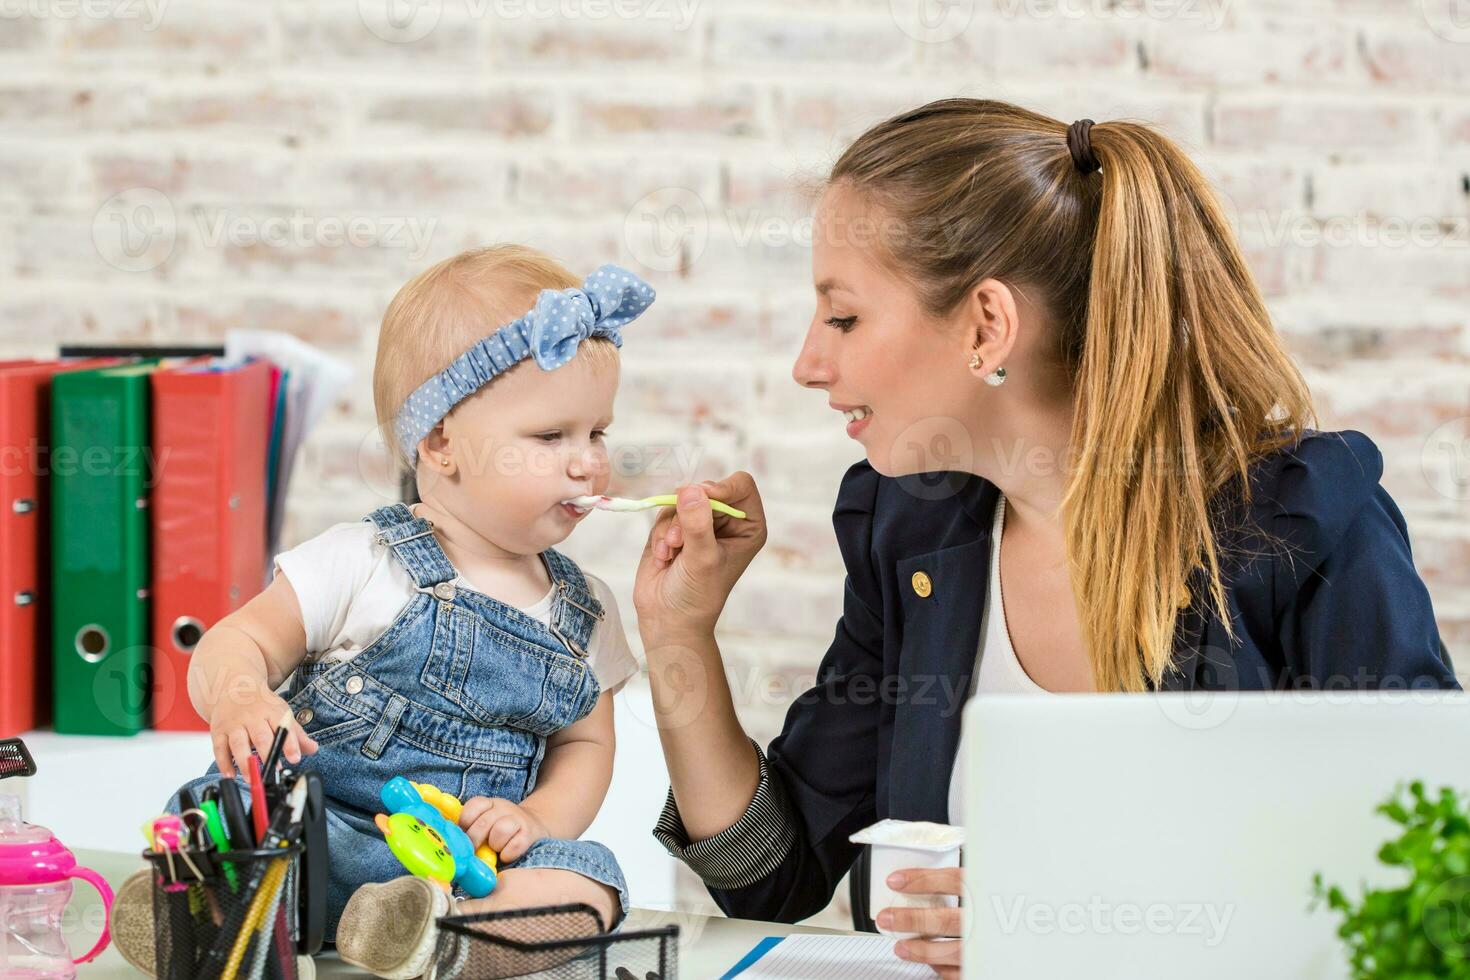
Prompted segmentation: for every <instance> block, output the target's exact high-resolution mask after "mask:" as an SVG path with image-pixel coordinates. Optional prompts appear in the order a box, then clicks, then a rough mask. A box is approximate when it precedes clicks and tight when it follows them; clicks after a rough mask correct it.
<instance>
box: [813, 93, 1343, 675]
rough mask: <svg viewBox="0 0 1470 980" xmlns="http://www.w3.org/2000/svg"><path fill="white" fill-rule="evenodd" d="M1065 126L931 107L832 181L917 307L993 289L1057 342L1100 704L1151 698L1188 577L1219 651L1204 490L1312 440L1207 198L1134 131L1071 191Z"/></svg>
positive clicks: (950, 304) (981, 109) (891, 125)
mask: <svg viewBox="0 0 1470 980" xmlns="http://www.w3.org/2000/svg"><path fill="white" fill-rule="evenodd" d="M1066 135H1067V126H1066V124H1064V123H1062V122H1059V121H1057V120H1055V119H1052V118H1049V117H1047V116H1044V115H1041V114H1039V113H1035V112H1031V111H1029V110H1026V109H1023V108H1020V107H1018V106H1014V105H1009V104H1006V103H1003V102H996V101H990V100H979V99H945V100H941V101H938V102H932V103H930V104H928V105H925V106H921V107H919V108H917V109H914V110H912V111H909V112H905V113H902V114H900V115H897V116H894V117H893V118H891V119H888V120H886V121H884V122H882V123H879V124H878V125H876V126H874V127H873V128H872V129H870V130H868V131H867V132H866V133H864V134H863V135H862V136H860V137H859V138H858V139H857V141H856V142H854V143H853V144H852V146H850V147H849V148H848V149H847V150H846V151H845V152H844V153H843V154H842V156H841V158H840V159H839V160H838V161H837V163H836V164H835V165H834V167H833V170H832V173H831V175H830V176H829V178H828V182H829V184H844V185H847V186H850V187H852V188H853V189H855V190H857V191H858V192H859V193H860V194H861V195H862V196H863V197H864V199H865V200H868V201H869V202H871V203H872V204H875V205H877V206H878V207H879V208H880V209H881V210H882V211H883V212H884V213H885V216H886V217H887V218H889V219H892V220H893V222H894V224H895V225H896V226H898V229H899V232H898V233H897V234H895V235H894V236H893V237H892V240H891V241H885V242H884V243H883V248H884V251H885V253H886V254H885V258H886V259H888V260H889V261H891V262H892V263H893V264H894V265H895V266H896V268H897V269H898V270H900V271H901V272H902V273H904V274H906V275H907V276H908V277H909V278H910V279H911V281H913V282H914V283H915V287H916V289H917V291H918V295H919V298H920V300H921V302H922V304H923V305H924V307H925V309H926V310H927V311H928V312H929V313H931V314H934V315H936V316H942V315H945V314H949V313H952V312H953V311H954V310H955V309H957V308H958V306H959V304H960V302H962V301H963V300H964V299H965V297H966V296H967V295H968V293H969V291H970V289H971V288H972V287H973V286H975V285H976V284H978V283H979V282H980V281H981V280H983V279H986V278H997V279H1000V280H1003V281H1005V282H1007V283H1008V284H1010V285H1011V286H1012V287H1013V288H1018V289H1020V290H1022V291H1023V292H1024V293H1025V294H1026V295H1027V296H1030V297H1034V298H1038V299H1040V300H1041V301H1042V303H1043V305H1044V308H1045V309H1047V310H1048V311H1049V313H1050V315H1051V319H1052V321H1053V322H1054V323H1055V325H1056V328H1057V329H1056V334H1055V337H1054V338H1053V339H1054V343H1053V344H1052V346H1051V353H1052V358H1051V359H1052V361H1053V362H1054V363H1055V364H1056V365H1057V366H1059V367H1060V368H1061V369H1062V371H1063V376H1064V377H1065V379H1066V380H1067V383H1068V388H1069V390H1070V392H1071V397H1072V401H1073V416H1072V433H1071V439H1072V445H1071V449H1070V458H1071V460H1072V461H1073V462H1074V466H1073V468H1072V470H1071V472H1070V473H1069V474H1068V483H1067V489H1066V495H1065V498H1064V499H1063V502H1062V523H1063V528H1064V534H1065V541H1066V549H1067V555H1068V562H1069V567H1070V578H1071V583H1072V589H1073V593H1074V595H1075V597H1076V600H1077V606H1078V613H1079V617H1080V620H1081V625H1082V629H1083V635H1084V638H1085V640H1086V643H1087V649H1088V656H1089V658H1090V660H1091V664H1092V677H1093V683H1094V685H1095V686H1096V688H1097V689H1098V690H1104V691H1117V690H1121V691H1136V690H1142V689H1145V688H1146V687H1147V686H1148V685H1153V686H1155V687H1157V686H1158V685H1159V684H1160V683H1161V682H1162V681H1163V679H1164V676H1165V674H1166V673H1167V672H1168V671H1169V670H1170V668H1171V667H1172V666H1173V661H1174V658H1173V641H1174V634H1175V629H1176V625H1177V619H1178V615H1179V612H1180V610H1181V609H1182V608H1184V607H1185V606H1187V605H1189V603H1190V601H1191V589H1190V582H1191V579H1192V578H1193V577H1194V576H1195V573H1196V572H1203V573H1204V581H1203V582H1199V583H1197V585H1196V587H1197V588H1203V587H1207V591H1208V595H1209V598H1210V600H1211V601H1212V604H1213V606H1214V608H1215V610H1216V612H1217V614H1218V616H1219V618H1220V621H1221V622H1222V623H1223V624H1224V625H1225V628H1226V631H1227V633H1228V634H1229V635H1230V637H1231V638H1232V639H1233V638H1234V636H1235V632H1234V629H1233V626H1232V624H1231V617H1230V613H1229V609H1228V607H1227V604H1226V599H1225V590H1224V585H1223V583H1222V581H1221V574H1220V568H1221V560H1220V559H1221V554H1220V552H1221V550H1222V549H1221V545H1220V543H1219V541H1218V540H1217V536H1218V535H1219V532H1220V530H1221V529H1220V528H1217V527H1215V526H1214V524H1215V523H1216V521H1217V520H1218V517H1219V515H1220V514H1223V512H1224V510H1223V508H1217V506H1216V505H1217V504H1218V503H1219V501H1218V500H1217V499H1216V491H1218V490H1220V489H1221V488H1222V487H1223V486H1224V485H1225V484H1226V483H1227V482H1234V481H1235V480H1236V478H1238V479H1239V487H1238V489H1239V492H1240V493H1241V494H1242V496H1243V499H1244V500H1246V501H1249V499H1250V494H1251V486H1250V480H1249V477H1248V472H1247V471H1248V468H1249V465H1250V464H1251V462H1253V461H1254V460H1255V459H1257V458H1259V457H1260V456H1262V455H1265V454H1266V453H1268V452H1270V451H1272V450H1273V449H1277V448H1279V447H1281V446H1283V445H1289V444H1292V443H1295V442H1296V441H1297V440H1298V439H1300V437H1301V435H1302V432H1303V430H1304V429H1305V428H1308V427H1310V426H1312V425H1314V424H1315V417H1314V412H1313V408H1312V402H1311V395H1310V392H1309V391H1308V389H1307V385H1306V382H1305V381H1304V379H1303V378H1302V376H1301V373H1300V372H1299V371H1298V369H1297V367H1296V366H1295V364H1294V363H1293V362H1292V360H1291V358H1290V356H1289V355H1288V354H1287V352H1286V350H1285V348H1284V346H1283V344H1282V343H1281V340H1280V338H1279V336H1278V335H1277V333H1276V330H1275V328H1274V327H1273V326H1272V323H1271V319H1270V316H1269V315H1268V313H1267V311H1266V306H1265V303H1264V301H1263V300H1262V298H1261V295H1260V292H1259V290H1258V289H1257V287H1256V284H1255V282H1254V280H1253V279H1252V277H1251V274H1250V271H1249V269H1248V268H1247V266H1246V263H1245V261H1244V260H1243V259H1242V257H1241V254H1240V250H1239V248H1238V246H1237V244H1236V242H1235V239H1234V235H1233V234H1232V231H1231V228H1230V226H1229V222H1228V220H1227V218H1226V215H1225V213H1224V211H1223V210H1222V209H1221V207H1220V205H1219V202H1218V201H1217V200H1216V198H1215V195H1214V192H1213V191H1212V190H1211V188H1210V186H1209V184H1208V183H1207V181H1206V180H1205V178H1204V177H1203V175H1201V173H1200V172H1199V170H1198V169H1197V168H1196V167H1195V166H1194V164H1193V163H1192V162H1191V161H1190V160H1189V158H1188V157H1187V156H1186V155H1185V154H1184V153H1183V152H1182V151H1181V150H1180V149H1179V148H1178V147H1177V146H1175V145H1174V144H1173V143H1172V142H1171V141H1170V140H1168V139H1167V138H1165V137H1164V136H1162V135H1160V134H1159V133H1157V132H1156V131H1154V130H1153V129H1151V128H1149V127H1148V126H1145V125H1143V124H1139V123H1133V122H1126V121H1118V122H1103V123H1098V124H1096V125H1094V126H1093V127H1092V130H1091V142H1092V150H1093V154H1094V155H1095V157H1096V158H1097V160H1098V161H1099V162H1100V163H1101V165H1102V171H1101V174H1097V173H1092V174H1083V173H1081V172H1080V171H1079V170H1078V168H1077V166H1076V165H1075V164H1074V163H1073V160H1072V157H1071V154H1070V152H1069V150H1068V146H1067V138H1066Z"/></svg>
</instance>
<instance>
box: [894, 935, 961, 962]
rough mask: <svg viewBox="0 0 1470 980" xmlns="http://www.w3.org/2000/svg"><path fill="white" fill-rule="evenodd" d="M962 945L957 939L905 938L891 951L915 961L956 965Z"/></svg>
mask: <svg viewBox="0 0 1470 980" xmlns="http://www.w3.org/2000/svg"><path fill="white" fill-rule="evenodd" d="M962 947H963V944H962V943H961V942H960V941H959V940H958V939H905V940H904V941H903V942H901V943H898V944H897V945H895V946H894V947H893V952H894V954H895V955H897V956H899V957H902V958H903V959H906V960H910V961H912V962H915V963H928V964H929V965H930V966H933V967H940V966H953V967H958V966H959V965H960V951H961V949H962Z"/></svg>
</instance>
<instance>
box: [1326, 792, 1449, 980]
mask: <svg viewBox="0 0 1470 980" xmlns="http://www.w3.org/2000/svg"><path fill="white" fill-rule="evenodd" d="M1376 809H1377V812H1379V813H1381V814H1383V815H1384V816H1386V817H1388V818H1389V819H1390V820H1392V821H1393V822H1394V823H1396V824H1398V825H1399V826H1400V828H1402V829H1401V832H1400V833H1399V836H1398V837H1397V838H1396V839H1394V840H1390V841H1388V842H1387V843H1385V844H1384V845H1383V846H1382V847H1381V848H1379V849H1378V860H1379V861H1381V862H1383V863H1384V864H1387V865H1390V866H1392V867H1399V868H1403V869H1404V870H1405V871H1407V872H1408V874H1409V878H1408V881H1407V882H1405V883H1404V884H1403V885H1402V886H1401V887H1398V888H1379V889H1370V888H1368V887H1366V886H1364V888H1363V893H1362V896H1361V897H1360V898H1359V899H1358V900H1357V901H1356V902H1354V901H1353V900H1352V899H1351V898H1349V897H1348V896H1347V894H1346V893H1344V892H1343V890H1342V889H1341V888H1339V887H1338V886H1337V885H1325V884H1323V881H1322V874H1321V872H1318V873H1317V874H1315V875H1314V876H1313V878H1312V892H1313V902H1312V908H1314V909H1315V908H1318V907H1320V906H1321V905H1322V904H1323V903H1325V904H1326V906H1327V907H1328V908H1330V909H1333V910H1335V911H1337V912H1339V913H1341V915H1342V924H1341V925H1340V926H1339V927H1338V930H1337V934H1338V935H1339V936H1341V937H1342V939H1343V941H1344V942H1345V943H1346V945H1347V951H1348V960H1349V963H1350V964H1351V966H1352V976H1353V980H1390V978H1392V980H1430V978H1436V980H1437V978H1451V980H1470V810H1467V801H1466V799H1464V798H1462V797H1461V796H1460V795H1459V794H1458V793H1456V792H1455V791H1454V790H1453V789H1451V788H1449V787H1444V788H1442V789H1440V791H1439V794H1438V796H1430V795H1429V794H1427V793H1426V792H1425V790H1424V784H1423V783H1420V782H1417V781H1416V782H1413V783H1410V784H1409V787H1408V796H1407V798H1405V796H1404V787H1402V786H1399V787H1397V788H1396V789H1395V791H1394V794H1393V795H1392V796H1390V797H1389V798H1388V799H1387V800H1385V801H1384V802H1383V803H1380V804H1379V805H1378V807H1377V808H1376Z"/></svg>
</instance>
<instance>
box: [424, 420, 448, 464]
mask: <svg viewBox="0 0 1470 980" xmlns="http://www.w3.org/2000/svg"><path fill="white" fill-rule="evenodd" d="M448 451H449V437H448V436H447V435H445V434H444V423H443V422H440V423H438V424H437V425H435V426H434V427H433V428H432V429H430V430H429V434H428V435H426V436H424V437H423V438H422V439H420V440H419V458H420V459H423V458H424V454H425V453H428V454H429V456H430V457H431V458H429V459H426V460H425V462H428V463H432V462H434V458H433V457H434V454H436V453H445V452H448Z"/></svg>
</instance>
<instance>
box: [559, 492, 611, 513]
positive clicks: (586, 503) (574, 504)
mask: <svg viewBox="0 0 1470 980" xmlns="http://www.w3.org/2000/svg"><path fill="white" fill-rule="evenodd" d="M601 499H603V498H602V497H598V496H581V497H572V498H570V499H568V500H563V501H562V504H563V505H565V506H567V507H570V508H572V509H573V510H575V511H576V512H577V513H578V514H585V513H587V512H588V511H591V510H593V509H595V507H596V506H597V502H598V501H599V500H601Z"/></svg>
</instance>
